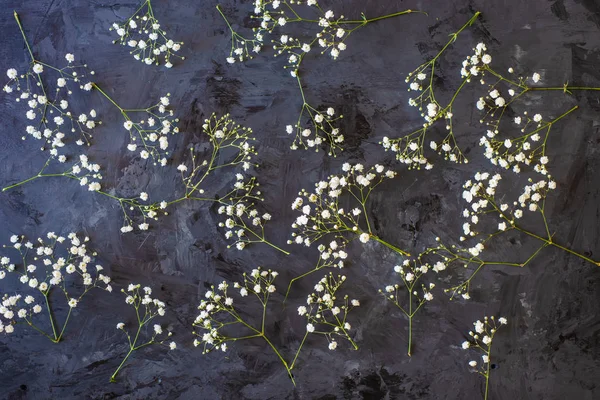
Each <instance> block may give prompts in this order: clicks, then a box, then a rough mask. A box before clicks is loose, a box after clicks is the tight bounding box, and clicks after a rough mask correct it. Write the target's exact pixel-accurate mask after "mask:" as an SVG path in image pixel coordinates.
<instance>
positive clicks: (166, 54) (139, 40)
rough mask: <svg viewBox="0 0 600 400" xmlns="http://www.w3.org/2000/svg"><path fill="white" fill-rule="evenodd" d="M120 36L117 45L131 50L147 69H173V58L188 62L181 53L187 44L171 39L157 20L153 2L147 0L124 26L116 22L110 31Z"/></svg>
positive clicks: (115, 41) (123, 23)
mask: <svg viewBox="0 0 600 400" xmlns="http://www.w3.org/2000/svg"><path fill="white" fill-rule="evenodd" d="M109 30H111V31H113V30H114V31H115V32H116V33H117V35H118V36H119V38H118V39H116V40H114V41H113V43H118V44H120V45H122V46H127V47H130V48H131V49H132V50H131V51H130V52H129V53H130V54H132V55H133V58H135V59H136V60H138V61H141V62H143V63H144V64H146V65H151V64H155V65H160V64H161V63H163V64H164V66H165V67H167V68H172V67H173V63H172V62H171V57H175V58H180V59H181V60H185V57H183V56H180V55H179V54H177V52H178V51H179V50H180V49H181V46H182V45H183V42H175V41H173V40H172V39H169V38H168V37H167V31H165V30H164V29H162V28H161V25H160V23H159V21H158V19H156V17H155V16H154V11H153V10H152V1H151V0H143V1H142V4H141V5H140V7H139V8H138V9H137V10H136V11H135V12H134V13H133V14H132V15H131V16H130V17H129V18H127V19H126V20H125V21H124V22H122V23H118V22H115V23H113V24H112V26H111V27H110V29H109Z"/></svg>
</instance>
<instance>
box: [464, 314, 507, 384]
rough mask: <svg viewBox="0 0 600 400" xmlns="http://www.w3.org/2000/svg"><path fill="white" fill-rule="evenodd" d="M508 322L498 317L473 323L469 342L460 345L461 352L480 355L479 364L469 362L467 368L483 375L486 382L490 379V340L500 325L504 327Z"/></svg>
mask: <svg viewBox="0 0 600 400" xmlns="http://www.w3.org/2000/svg"><path fill="white" fill-rule="evenodd" d="M507 323H508V321H507V320H506V318H504V317H500V318H498V319H497V320H496V319H495V318H494V317H493V316H492V317H489V318H488V317H487V316H485V317H484V318H483V321H481V320H477V321H475V322H473V330H474V331H469V336H470V337H471V338H470V339H469V340H466V341H464V342H463V343H462V345H461V347H462V349H463V350H472V349H474V350H477V351H478V352H480V353H481V362H478V361H477V360H471V361H469V366H470V367H471V368H473V371H475V372H478V373H480V374H481V375H483V376H484V377H485V379H486V383H487V381H489V378H490V365H491V362H492V361H491V353H492V340H493V339H494V335H495V334H496V332H497V330H498V328H500V327H501V326H502V325H506V324H507Z"/></svg>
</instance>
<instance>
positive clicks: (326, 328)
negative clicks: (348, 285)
mask: <svg viewBox="0 0 600 400" xmlns="http://www.w3.org/2000/svg"><path fill="white" fill-rule="evenodd" d="M345 281H346V277H345V276H344V275H337V276H335V275H333V273H329V274H327V275H325V276H324V277H323V278H321V279H320V280H319V282H317V283H316V284H315V286H314V292H313V293H311V294H309V295H308V297H307V298H306V306H299V307H298V315H300V316H303V317H305V318H306V319H307V324H306V331H307V332H308V333H318V334H323V335H325V336H326V337H327V340H328V341H329V350H335V349H336V348H337V345H338V344H337V340H336V337H338V336H339V337H342V338H345V339H347V340H348V341H349V342H350V343H351V344H352V345H353V346H354V348H355V349H356V348H357V346H356V344H355V343H354V342H353V341H352V339H351V338H350V333H349V331H350V330H351V329H352V326H351V324H350V323H349V322H347V316H348V313H349V312H350V311H351V310H352V308H354V307H359V306H360V301H359V300H357V299H352V300H350V299H349V297H348V295H345V296H344V297H343V304H339V305H338V304H337V303H336V300H338V299H337V296H336V293H337V291H338V290H339V289H340V287H341V286H342V284H343V283H344V282H345Z"/></svg>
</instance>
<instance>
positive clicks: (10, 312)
mask: <svg viewBox="0 0 600 400" xmlns="http://www.w3.org/2000/svg"><path fill="white" fill-rule="evenodd" d="M46 238H47V239H44V238H38V239H37V240H36V241H35V242H31V241H27V240H26V238H25V236H22V235H21V236H19V235H12V236H11V237H10V243H11V244H10V245H4V246H3V247H4V248H12V249H14V250H16V251H18V252H19V259H21V260H22V261H23V265H22V266H17V265H15V263H13V262H11V259H10V258H9V257H8V256H6V255H3V256H2V257H0V280H2V279H4V278H5V277H6V276H7V273H15V274H17V275H19V281H20V282H21V283H22V284H23V285H24V286H25V287H26V288H27V289H33V290H34V292H33V293H32V294H31V295H21V294H15V295H12V296H9V295H6V294H5V295H4V296H3V299H2V305H1V306H0V316H2V317H3V318H4V319H5V320H7V321H8V323H6V324H5V323H3V322H2V321H0V332H5V333H12V332H14V327H13V326H12V325H13V324H14V323H15V317H18V319H21V320H24V321H25V322H27V323H28V324H29V325H33V323H32V322H31V318H32V317H33V316H34V315H37V314H40V313H41V312H42V307H41V306H40V304H39V301H38V300H37V299H36V297H38V296H37V295H38V294H41V295H42V296H44V297H45V298H47V297H48V295H49V293H50V291H51V290H52V288H54V287H56V288H59V289H60V290H62V291H63V292H64V294H65V296H66V298H67V304H68V306H69V307H70V308H71V309H73V308H75V307H77V305H78V304H79V302H80V301H81V299H82V298H83V296H84V295H85V294H86V293H87V292H88V291H89V290H90V289H92V288H96V287H98V288H103V289H104V290H106V291H108V292H111V291H112V287H111V285H110V282H111V278H110V277H109V276H107V275H104V274H103V273H102V272H101V271H103V269H104V268H103V267H102V266H101V265H96V266H95V267H94V268H93V269H92V268H89V267H88V266H89V264H90V263H91V262H92V260H93V257H95V256H96V255H97V254H96V252H93V251H90V250H89V248H88V247H87V242H88V241H89V238H88V237H85V238H83V239H80V238H79V237H78V236H77V234H76V233H73V232H72V233H69V234H68V235H67V237H66V238H65V237H63V236H58V235H57V234H55V233H54V232H49V233H48V234H47V235H46ZM47 241H49V242H47ZM63 243H65V244H64V245H63ZM58 245H63V247H64V251H61V249H60V248H59V247H58ZM31 254H33V257H32V259H31V258H30V257H31V256H30V255H31ZM93 274H94V275H95V276H93ZM71 276H77V277H79V278H81V283H82V284H83V286H84V287H85V291H84V292H83V294H81V295H79V296H74V295H72V294H70V293H69V290H68V289H67V286H66V284H65V282H66V280H67V279H69V278H70V277H71ZM100 284H102V287H101V286H100ZM21 301H23V302H24V303H25V304H24V305H22V304H21ZM50 317H51V316H50ZM51 318H52V317H51ZM65 324H66V323H65ZM54 339H57V338H56V337H55V338H54Z"/></svg>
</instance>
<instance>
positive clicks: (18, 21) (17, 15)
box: [13, 11, 35, 62]
mask: <svg viewBox="0 0 600 400" xmlns="http://www.w3.org/2000/svg"><path fill="white" fill-rule="evenodd" d="M13 15H14V16H15V20H16V21H17V25H19V30H20V31H21V35H23V40H24V41H25V45H26V46H27V50H28V51H29V55H30V56H31V62H35V57H34V56H33V52H32V51H31V47H29V42H28V41H27V37H26V36H25V32H24V31H23V26H22V25H21V20H20V19H19V14H17V12H16V11H13Z"/></svg>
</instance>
